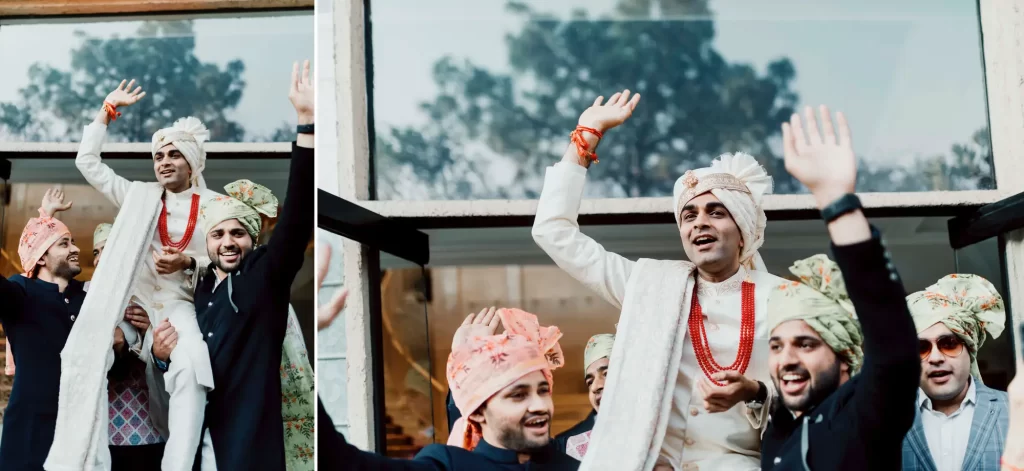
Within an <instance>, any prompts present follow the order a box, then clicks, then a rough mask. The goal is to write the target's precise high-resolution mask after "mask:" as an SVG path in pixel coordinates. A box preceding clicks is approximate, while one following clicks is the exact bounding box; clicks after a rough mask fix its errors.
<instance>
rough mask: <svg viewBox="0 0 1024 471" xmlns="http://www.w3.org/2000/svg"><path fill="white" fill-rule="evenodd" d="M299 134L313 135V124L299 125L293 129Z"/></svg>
mask: <svg viewBox="0 0 1024 471" xmlns="http://www.w3.org/2000/svg"><path fill="white" fill-rule="evenodd" d="M295 130H296V131H297V132H298V133H299V134H313V124H300V125H298V126H296V127H295Z"/></svg>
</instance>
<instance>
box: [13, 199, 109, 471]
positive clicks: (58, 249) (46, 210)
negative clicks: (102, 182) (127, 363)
mask: <svg viewBox="0 0 1024 471" xmlns="http://www.w3.org/2000/svg"><path fill="white" fill-rule="evenodd" d="M63 199H64V196H63V193H62V192H60V191H57V190H48V191H47V192H46V195H45V196H44V197H43V203H42V205H41V207H40V209H39V217H37V218H32V219H30V220H29V221H28V224H26V225H25V229H24V230H23V231H22V234H21V239H20V242H19V244H18V256H19V258H20V259H21V266H22V269H23V270H24V273H22V274H18V275H14V276H12V277H11V278H10V279H9V280H5V279H3V278H0V305H2V306H3V308H2V309H0V322H2V323H3V327H4V332H5V333H6V334H7V341H8V342H9V343H8V345H9V346H10V347H11V351H12V353H13V355H14V356H16V357H17V364H18V365H19V367H18V369H17V374H16V375H15V377H14V389H13V391H12V392H11V398H10V402H9V403H8V405H7V410H6V413H5V415H4V434H3V440H0V469H4V470H8V469H10V470H41V469H43V461H44V460H45V459H46V455H47V452H49V450H50V445H51V443H52V441H53V436H54V429H55V427H56V421H57V404H58V391H59V389H60V375H61V355H60V354H61V350H62V349H63V348H64V344H65V342H66V341H67V339H68V336H69V335H70V333H71V329H72V327H73V326H74V325H75V321H76V320H77V319H78V316H79V311H80V310H81V307H82V303H83V302H84V301H85V290H84V283H82V282H80V281H78V280H76V279H75V277H76V276H78V274H79V273H81V272H82V267H81V266H80V265H79V259H78V257H79V254H80V251H79V249H78V247H77V246H75V242H74V240H73V239H72V237H71V232H70V231H69V230H68V228H67V226H65V225H64V223H62V222H61V221H60V220H58V219H56V218H54V217H53V216H54V215H55V214H56V213H57V212H58V211H64V210H67V209H68V208H70V207H71V203H70V202H68V203H66V204H65V203H64V202H63ZM111 330H113V329H111ZM110 345H111V344H107V345H106V346H105V347H104V349H105V350H108V351H109V350H110ZM104 412H105V411H104ZM104 438H105V437H104ZM104 443H106V441H105V440H104Z"/></svg>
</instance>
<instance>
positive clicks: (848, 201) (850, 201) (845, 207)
mask: <svg viewBox="0 0 1024 471" xmlns="http://www.w3.org/2000/svg"><path fill="white" fill-rule="evenodd" d="M861 208H863V206H861V204H860V198H858V197H857V195H855V194H853V193H847V194H845V195H843V196H842V198H839V199H837V200H835V201H834V202H832V204H830V205H828V206H825V208H824V209H822V210H821V218H822V219H824V220H825V224H828V223H830V222H832V221H835V220H836V219H839V216H842V215H844V214H847V213H852V212H854V211H856V210H858V209H861Z"/></svg>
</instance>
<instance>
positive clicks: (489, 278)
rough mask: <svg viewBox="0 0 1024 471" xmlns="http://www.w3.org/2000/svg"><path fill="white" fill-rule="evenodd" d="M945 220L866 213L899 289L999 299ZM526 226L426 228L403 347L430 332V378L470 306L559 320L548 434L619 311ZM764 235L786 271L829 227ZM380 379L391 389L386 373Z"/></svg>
mask: <svg viewBox="0 0 1024 471" xmlns="http://www.w3.org/2000/svg"><path fill="white" fill-rule="evenodd" d="M946 222H947V218H942V217H927V218H921V217H898V218H876V219H873V220H872V223H874V224H875V225H876V226H878V227H879V228H880V230H881V231H882V233H883V234H884V235H885V238H886V241H887V243H888V247H889V250H890V251H891V252H892V256H893V263H894V264H895V265H896V267H897V269H898V270H899V273H900V276H901V278H902V280H903V283H904V286H905V288H906V290H907V292H908V293H909V292H914V291H918V290H922V289H924V288H926V287H927V286H929V285H931V284H933V283H935V282H936V281H937V280H938V279H939V278H941V277H944V276H946V275H949V274H952V273H957V272H958V271H959V272H960V273H973V274H977V275H980V276H983V277H985V278H987V279H988V280H989V281H991V282H992V283H993V284H994V285H995V286H996V288H997V289H998V291H999V292H1000V293H1001V294H1003V296H1004V297H1005V296H1006V294H1007V293H1006V292H1005V288H1004V283H1003V276H1002V268H1001V262H1000V259H1001V257H1000V254H999V248H998V244H997V243H995V240H994V239H993V240H990V241H986V242H982V243H979V244H975V245H973V246H971V247H967V248H965V249H962V250H960V251H954V250H953V249H952V248H950V246H949V239H948V232H947V226H946ZM529 230H530V229H529V228H526V227H524V228H486V229H464V228H460V229H445V230H431V231H428V232H429V235H430V240H431V267H430V268H429V269H428V273H429V277H430V280H431V283H430V285H431V291H430V293H432V294H431V297H430V298H429V299H427V300H426V304H427V311H428V316H427V321H426V322H424V321H422V320H420V319H418V318H414V317H412V316H410V317H409V321H410V322H412V323H413V325H414V326H415V327H416V328H421V327H422V326H424V325H426V329H427V330H426V331H425V332H423V333H420V334H419V337H415V336H410V337H409V338H410V339H411V340H410V341H409V343H408V345H419V346H422V345H424V344H425V342H426V338H427V336H428V335H429V340H430V344H429V348H430V360H431V362H432V369H431V371H432V377H433V379H434V380H436V381H441V382H445V365H446V363H447V359H448V355H449V353H450V352H451V341H452V336H453V335H454V333H455V330H456V329H457V328H458V327H459V325H460V323H461V322H462V320H463V319H465V317H466V315H467V314H468V313H470V312H476V311H479V310H480V309H481V308H483V307H487V306H499V307H501V306H504V307H519V308H522V309H524V310H527V311H529V312H532V313H534V314H536V315H537V316H538V317H539V319H540V322H541V324H542V325H555V326H558V327H559V329H560V330H561V332H562V334H563V337H562V339H561V340H560V341H559V343H560V345H561V347H562V351H563V353H564V354H565V359H566V364H565V366H564V367H563V368H561V369H559V370H558V371H557V372H556V373H555V383H556V384H555V388H554V406H555V410H554V415H553V419H552V430H551V432H552V435H557V434H558V433H561V432H563V431H565V430H567V429H569V428H570V427H572V426H573V425H575V424H576V423H578V422H579V421H581V420H583V419H584V418H586V416H587V414H589V413H590V411H591V410H592V406H591V404H590V401H589V398H588V394H587V387H586V384H585V382H584V372H583V371H584V365H583V351H584V349H585V346H586V342H587V340H588V339H589V338H590V337H591V336H592V335H595V334H599V333H614V332H615V324H616V323H617V322H618V318H619V310H618V309H616V308H615V307H614V306H612V305H611V304H608V303H607V302H606V301H604V300H603V299H601V298H600V296H598V295H596V294H595V293H594V292H592V291H590V290H589V289H587V288H586V287H584V286H583V285H582V284H580V283H579V282H577V281H576V280H574V279H573V278H571V277H570V276H569V275H567V274H566V273H565V272H564V271H562V270H561V269H560V268H558V267H557V266H555V265H554V264H553V263H552V262H551V260H550V259H549V258H548V257H547V256H546V255H545V254H544V253H543V252H541V251H540V249H539V248H538V247H537V246H536V245H535V244H534V243H533V241H532V240H531V239H530V237H529ZM583 232H584V233H586V234H587V235H589V236H591V237H593V238H594V239H595V240H596V241H598V242H599V243H601V244H603V245H604V246H605V248H606V249H608V250H610V251H613V252H616V253H619V254H620V255H623V256H625V257H627V258H630V259H633V260H635V259H637V258H641V257H648V258H657V259H679V258H681V257H683V255H682V251H681V250H680V246H679V238H678V237H679V236H678V232H677V231H676V230H675V229H674V227H673V226H672V225H671V224H657V225H605V226H586V227H584V228H583ZM765 240H766V242H765V245H764V246H763V248H762V249H761V250H760V253H761V255H762V256H763V258H764V260H765V263H766V264H767V266H768V270H769V271H770V272H771V273H774V274H776V275H779V276H786V275H787V274H788V273H789V266H790V265H792V263H793V262H794V261H796V260H799V259H802V258H807V257H810V256H812V255H815V254H819V253H825V254H828V253H830V252H829V250H830V249H829V238H828V234H827V232H826V229H825V227H824V225H823V224H821V221H810V220H808V221H772V222H770V223H769V224H768V230H767V234H766V237H765ZM381 266H382V267H383V268H384V269H387V271H388V273H391V276H393V277H402V278H404V277H408V278H410V279H415V278H418V277H420V276H422V275H421V274H420V269H419V268H403V267H404V265H402V264H401V262H400V261H399V260H397V259H395V258H394V257H391V256H386V255H382V256H381ZM410 292H411V291H410ZM382 296H383V298H384V304H385V305H387V304H388V303H400V302H411V301H412V298H411V297H409V295H408V294H406V293H405V292H402V291H400V290H394V289H390V290H389V289H382ZM410 312H413V311H411V310H410ZM1011 338H1012V335H1010V333H1009V332H1004V333H1003V335H1002V336H1000V337H999V338H998V339H989V340H988V341H987V342H986V344H985V345H984V346H983V347H982V349H981V353H980V356H979V363H980V367H981V372H982V375H983V377H984V380H985V384H986V385H988V386H990V387H993V388H997V389H1000V390H1005V389H1006V386H1007V384H1008V382H1009V380H1010V379H1011V378H1013V375H1014V365H1013V361H1014V358H1013V353H1012V340H1011ZM417 348H422V347H417ZM763 348H767V347H766V346H765V347H763ZM385 356H387V355H385ZM385 383H386V386H387V387H393V386H390V385H388V384H387V379H386V380H385ZM446 386H447V385H446ZM433 404H434V406H433V407H434V413H433V415H434V429H435V430H436V433H435V440H436V441H437V442H438V443H444V442H445V440H447V436H448V421H447V415H446V411H445V409H444V402H443V400H442V398H436V397H435V399H434V402H433Z"/></svg>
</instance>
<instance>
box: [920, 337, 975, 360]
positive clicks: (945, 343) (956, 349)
mask: <svg viewBox="0 0 1024 471" xmlns="http://www.w3.org/2000/svg"><path fill="white" fill-rule="evenodd" d="M932 345H933V343H932V341H931V340H925V339H918V340H917V353H918V354H920V355H921V361H925V360H927V359H928V357H929V356H931V354H932V348H933V347H932ZM934 345H935V347H937V348H938V349H939V351H940V352H942V354H943V355H945V356H947V357H949V358H955V357H958V356H960V354H961V353H963V352H964V343H963V342H961V341H960V339H958V338H956V336H954V335H943V336H942V337H939V338H937V339H935V343H934Z"/></svg>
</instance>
